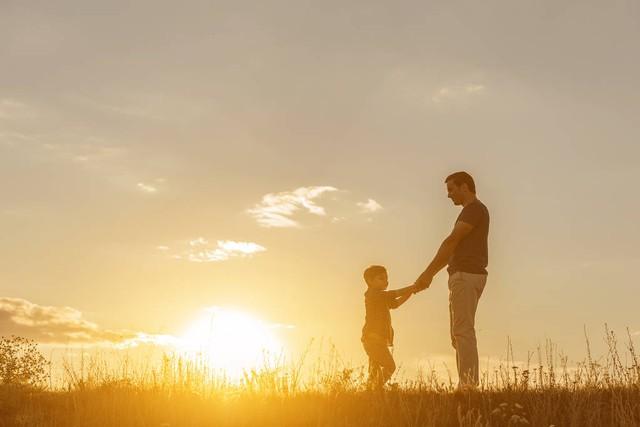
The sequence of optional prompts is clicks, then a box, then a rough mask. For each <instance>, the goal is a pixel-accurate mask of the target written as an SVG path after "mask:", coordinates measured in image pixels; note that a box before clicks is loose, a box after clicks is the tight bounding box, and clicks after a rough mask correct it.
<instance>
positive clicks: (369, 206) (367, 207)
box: [358, 199, 382, 213]
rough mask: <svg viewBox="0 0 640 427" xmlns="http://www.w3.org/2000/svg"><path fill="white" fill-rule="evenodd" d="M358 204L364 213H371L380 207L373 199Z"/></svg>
mask: <svg viewBox="0 0 640 427" xmlns="http://www.w3.org/2000/svg"><path fill="white" fill-rule="evenodd" d="M358 206H359V207H360V209H361V210H362V212H365V213H373V212H377V211H379V210H381V209H382V205H381V204H380V203H378V202H376V201H375V200H373V199H369V200H367V202H366V203H365V202H359V203H358Z"/></svg>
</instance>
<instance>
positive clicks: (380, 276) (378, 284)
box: [364, 265, 389, 290]
mask: <svg viewBox="0 0 640 427" xmlns="http://www.w3.org/2000/svg"><path fill="white" fill-rule="evenodd" d="M364 281H365V282H367V286H368V287H369V288H371V289H381V290H384V289H387V286H389V279H388V277H387V269H386V268H384V267H383V266H381V265H372V266H370V267H367V269H366V270H365V271H364Z"/></svg>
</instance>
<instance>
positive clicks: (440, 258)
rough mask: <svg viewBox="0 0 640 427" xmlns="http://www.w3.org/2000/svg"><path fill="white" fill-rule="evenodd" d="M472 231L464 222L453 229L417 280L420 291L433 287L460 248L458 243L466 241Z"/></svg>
mask: <svg viewBox="0 0 640 427" xmlns="http://www.w3.org/2000/svg"><path fill="white" fill-rule="evenodd" d="M471 230H473V225H470V224H467V223H466V222H462V221H458V222H456V225H455V226H454V227H453V231H452V232H451V234H449V236H447V238H446V239H444V240H443V242H442V244H441V245H440V249H438V252H437V253H436V256H435V257H434V258H433V260H432V261H431V263H430V264H429V266H428V267H427V269H426V270H425V271H424V272H423V273H422V274H421V275H420V277H418V279H416V282H415V284H416V286H417V287H418V289H421V290H422V289H426V288H428V287H429V285H431V281H432V280H433V276H435V275H436V273H438V271H440V270H442V269H443V268H444V267H445V266H446V265H447V263H448V262H449V259H450V258H451V255H452V254H453V251H455V249H456V247H457V246H458V243H460V241H461V240H462V239H464V238H465V237H466V236H467V235H468V234H469V233H470V232H471Z"/></svg>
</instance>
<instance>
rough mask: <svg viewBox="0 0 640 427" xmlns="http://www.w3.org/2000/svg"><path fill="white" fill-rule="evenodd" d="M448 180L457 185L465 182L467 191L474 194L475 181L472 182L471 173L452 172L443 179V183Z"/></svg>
mask: <svg viewBox="0 0 640 427" xmlns="http://www.w3.org/2000/svg"><path fill="white" fill-rule="evenodd" d="M449 181H453V183H454V184H455V185H457V186H458V187H459V186H461V185H462V184H467V188H468V189H469V191H471V192H472V193H473V194H476V183H475V182H473V178H472V177H471V175H469V174H468V173H466V172H456V173H452V174H451V175H449V176H448V177H447V179H445V180H444V182H445V184H446V183H447V182H449Z"/></svg>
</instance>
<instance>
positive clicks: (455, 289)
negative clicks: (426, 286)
mask: <svg viewBox="0 0 640 427" xmlns="http://www.w3.org/2000/svg"><path fill="white" fill-rule="evenodd" d="M486 280H487V276H486V275H482V274H471V273H461V272H458V273H455V274H453V275H451V277H450V278H449V305H450V315H451V319H450V321H451V335H452V343H453V346H454V347H455V349H456V359H457V365H458V366H457V367H458V376H459V378H460V384H473V385H477V384H478V344H477V341H476V331H475V316H476V309H477V307H478V300H479V299H480V296H481V295H482V291H483V290H484V286H485V284H486Z"/></svg>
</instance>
